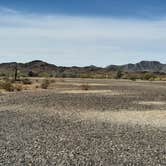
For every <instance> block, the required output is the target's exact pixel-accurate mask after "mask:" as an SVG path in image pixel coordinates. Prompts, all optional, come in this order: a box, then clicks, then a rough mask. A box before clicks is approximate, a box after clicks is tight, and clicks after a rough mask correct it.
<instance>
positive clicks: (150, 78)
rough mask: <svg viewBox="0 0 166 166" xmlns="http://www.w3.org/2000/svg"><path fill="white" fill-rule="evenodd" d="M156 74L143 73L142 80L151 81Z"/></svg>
mask: <svg viewBox="0 0 166 166" xmlns="http://www.w3.org/2000/svg"><path fill="white" fill-rule="evenodd" d="M155 78H156V76H155V75H154V74H153V73H145V74H144V76H143V80H149V81H153V80H154V79H155Z"/></svg>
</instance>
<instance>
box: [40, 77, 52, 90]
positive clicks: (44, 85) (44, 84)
mask: <svg viewBox="0 0 166 166" xmlns="http://www.w3.org/2000/svg"><path fill="white" fill-rule="evenodd" d="M49 85H50V81H49V80H47V79H46V80H43V82H42V84H41V88H42V89H47V88H48V87H49Z"/></svg>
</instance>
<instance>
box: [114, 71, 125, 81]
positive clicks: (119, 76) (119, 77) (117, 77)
mask: <svg viewBox="0 0 166 166" xmlns="http://www.w3.org/2000/svg"><path fill="white" fill-rule="evenodd" d="M122 76H123V73H122V71H121V70H120V69H119V70H118V71H117V73H116V76H115V78H116V79H121V78H122Z"/></svg>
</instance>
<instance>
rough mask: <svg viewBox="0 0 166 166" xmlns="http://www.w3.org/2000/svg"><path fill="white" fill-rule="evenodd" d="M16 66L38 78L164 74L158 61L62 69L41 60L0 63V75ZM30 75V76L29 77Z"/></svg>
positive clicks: (24, 72)
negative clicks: (117, 73) (135, 73)
mask: <svg viewBox="0 0 166 166" xmlns="http://www.w3.org/2000/svg"><path fill="white" fill-rule="evenodd" d="M16 64H17V68H18V70H19V71H20V72H21V73H22V74H25V75H30V74H31V75H32V76H38V75H40V74H43V73H45V74H49V75H53V76H54V75H58V74H59V75H60V76H61V74H67V75H72V74H75V75H77V74H80V73H82V74H86V73H108V72H114V71H118V70H121V71H122V72H128V73H132V72H151V73H163V74H166V64H162V63H160V62H158V61H141V62H139V63H136V64H126V65H110V66H107V67H104V68H102V67H97V66H93V65H92V66H86V67H77V66H72V67H63V66H56V65H54V64H49V63H47V62H44V61H41V60H35V61H32V62H28V63H16V62H11V63H1V64H0V73H1V75H5V74H6V73H8V74H9V73H11V72H13V70H14V68H15V66H16ZM31 75H30V76H31Z"/></svg>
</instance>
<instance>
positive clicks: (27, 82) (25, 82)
mask: <svg viewBox="0 0 166 166" xmlns="http://www.w3.org/2000/svg"><path fill="white" fill-rule="evenodd" d="M22 83H23V84H24V85H31V84H32V81H31V80H30V79H28V78H25V79H23V80H22Z"/></svg>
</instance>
